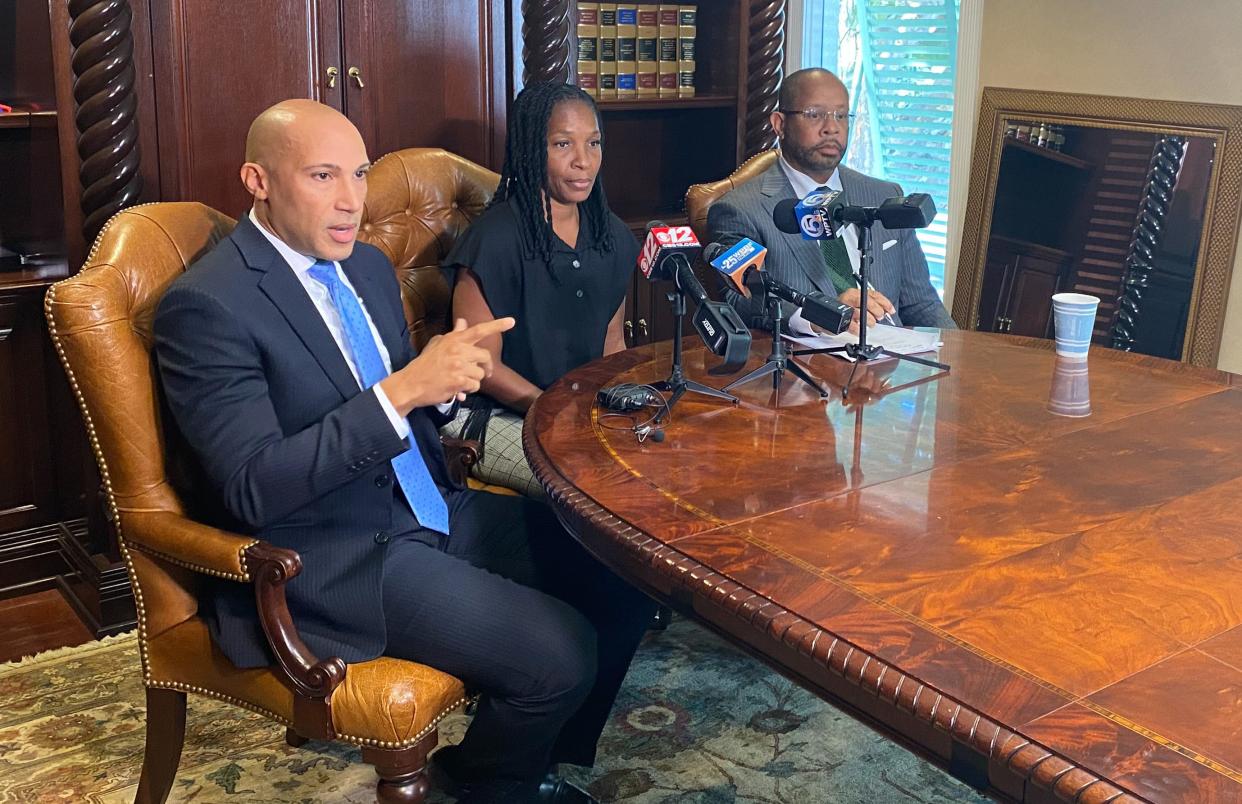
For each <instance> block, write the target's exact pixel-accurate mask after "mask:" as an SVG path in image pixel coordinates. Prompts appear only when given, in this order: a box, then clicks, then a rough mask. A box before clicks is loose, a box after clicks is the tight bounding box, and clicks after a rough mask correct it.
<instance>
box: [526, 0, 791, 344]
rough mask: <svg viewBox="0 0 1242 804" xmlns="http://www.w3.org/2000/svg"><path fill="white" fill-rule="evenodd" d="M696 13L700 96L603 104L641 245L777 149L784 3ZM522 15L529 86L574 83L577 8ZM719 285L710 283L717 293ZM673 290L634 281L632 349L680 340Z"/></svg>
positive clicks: (622, 203) (545, 7) (702, 4)
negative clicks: (659, 224)
mask: <svg viewBox="0 0 1242 804" xmlns="http://www.w3.org/2000/svg"><path fill="white" fill-rule="evenodd" d="M695 5H697V7H698V30H697V34H696V37H695V56H696V69H695V97H693V98H675V99H674V98H669V99H662V98H661V99H658V98H650V99H647V98H642V99H626V100H603V99H601V100H599V101H598V105H599V109H600V115H601V117H602V118H603V126H604V166H603V171H602V176H603V181H604V187H605V190H606V191H607V193H608V202H609V204H610V205H611V207H612V209H613V211H614V212H616V213H617V215H619V216H620V217H621V218H622V219H623V220H624V221H625V222H626V223H628V224H629V225H630V228H631V229H632V230H633V231H634V232H635V233H636V234H637V235H638V236H640V237H641V236H642V234H643V232H644V230H645V228H646V224H647V222H648V221H651V220H655V219H658V220H663V221H665V222H666V223H685V222H686V215H685V195H686V190H687V189H688V188H689V187H690V185H692V184H698V183H702V182H708V181H715V180H717V179H722V178H724V177H726V176H728V175H729V174H730V173H732V172H733V170H734V169H735V168H736V167H737V166H738V165H739V164H741V162H742V161H743V160H744V159H745V158H746V157H748V156H750V155H752V154H755V153H758V152H759V151H762V150H765V149H767V148H770V147H772V146H773V145H774V144H775V141H776V137H775V134H774V133H773V131H772V128H771V125H770V123H769V122H768V117H769V115H770V114H771V112H772V111H773V110H774V109H775V108H776V92H777V89H778V88H779V86H780V79H781V76H782V63H783V61H784V41H785V40H784V37H785V4H784V3H783V2H771V3H752V2H748V0H699V2H698V3H696V4H695ZM522 12H523V25H522V31H523V48H522V51H523V62H524V68H525V69H524V77H525V80H526V81H534V80H542V79H555V80H562V81H569V80H573V79H574V77H575V76H576V75H577V68H576V64H575V59H576V54H577V44H576V41H575V36H576V31H577V24H576V23H577V4H576V2H573V1H572V0H570V2H565V0H526V1H525V2H524V3H523V4H522ZM752 32H753V33H752ZM715 285H716V283H715V282H709V283H705V286H706V287H707V289H708V291H709V292H712V293H714V292H715ZM669 290H670V288H669V287H667V286H664V285H656V284H652V283H649V282H648V281H647V280H646V279H644V278H643V277H641V276H636V277H635V279H634V284H633V287H632V288H631V292H630V294H629V299H628V302H627V308H626V331H627V342H628V343H629V344H630V345H631V346H637V345H640V344H644V343H650V342H653V341H661V340H665V339H667V338H671V337H672V335H673V318H672V313H671V309H670V305H669V303H668V302H667V301H666V300H665V299H664V296H665V294H666V293H668V292H669ZM683 326H685V327H687V328H688V326H689V316H687V319H686V321H685V322H683Z"/></svg>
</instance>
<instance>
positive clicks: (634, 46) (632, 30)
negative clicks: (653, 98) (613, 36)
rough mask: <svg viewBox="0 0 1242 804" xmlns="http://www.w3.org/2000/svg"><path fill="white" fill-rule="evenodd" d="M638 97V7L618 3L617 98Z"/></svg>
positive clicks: (632, 4) (630, 98) (634, 4)
mask: <svg viewBox="0 0 1242 804" xmlns="http://www.w3.org/2000/svg"><path fill="white" fill-rule="evenodd" d="M637 96H638V5H637V4H636V3H632V2H631V3H617V98H619V99H621V100H633V99H634V98H636V97H637Z"/></svg>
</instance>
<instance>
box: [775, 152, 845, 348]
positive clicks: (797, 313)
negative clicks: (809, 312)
mask: <svg viewBox="0 0 1242 804" xmlns="http://www.w3.org/2000/svg"><path fill="white" fill-rule="evenodd" d="M780 165H781V170H783V171H785V178H787V179H789V183H790V184H791V185H793V189H794V195H795V196H797V197H798V198H806V197H807V196H808V195H810V193H811V191H812V190H815V189H817V188H819V187H823V186H825V185H824V184H821V183H820V182H817V181H815V179H812V178H811V177H810V176H808V175H806V174H805V173H803V172H802V171H800V170H798V169H797V168H795V167H794V166H793V165H790V164H789V163H788V162H786V161H785V156H784V154H782V155H781V157H780ZM827 187H828V189H829V190H836V191H837V192H841V190H843V189H844V188H843V187H842V186H841V171H840V170H838V169H837V168H833V169H832V175H831V176H829V177H828V182H827ZM837 236H838V237H840V238H841V240H842V241H843V242H844V243H845V253H846V254H848V255H849V257H850V269H851V270H852V271H853V272H854V276H858V266H859V263H860V260H859V254H858V227H856V226H854V224H852V223H851V224H846V225H845V226H843V227H841V229H840V231H838V233H837ZM788 326H789V331H790V332H792V333H794V334H795V335H814V334H815V331H814V330H813V329H811V325H810V323H808V322H807V320H806V319H805V318H803V317H802V308H801V307H799V308H798V309H797V310H794V311H793V314H792V315H790V316H789V323H788Z"/></svg>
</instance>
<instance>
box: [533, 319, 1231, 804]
mask: <svg viewBox="0 0 1242 804" xmlns="http://www.w3.org/2000/svg"><path fill="white" fill-rule="evenodd" d="M944 341H945V346H944V347H943V348H942V349H941V350H940V356H941V358H942V359H944V360H946V361H947V362H948V363H950V364H951V365H952V371H951V372H950V373H948V374H938V373H937V372H935V371H934V370H932V369H928V368H925V367H922V366H917V365H914V364H910V363H902V364H900V365H897V364H896V363H895V362H894V361H886V362H884V363H873V364H870V365H867V366H865V367H864V369H865V372H864V376H863V378H862V379H863V385H864V386H865V388H864V387H859V388H857V389H856V390H855V391H854V392H852V393H851V394H850V397H849V402H850V404H845V403H843V401H842V398H841V395H840V390H839V389H840V386H841V383H842V382H843V381H844V378H845V372H847V371H848V365H847V364H845V363H843V362H841V361H838V360H836V359H835V358H831V357H824V356H817V357H814V358H805V359H803V361H804V364H805V365H806V366H807V367H808V368H809V370H810V371H811V373H812V374H814V375H816V376H818V377H819V378H821V379H823V380H824V381H825V383H826V384H827V385H829V386H830V390H832V396H831V398H830V399H828V400H826V401H824V400H820V399H819V397H818V395H817V394H815V393H814V392H810V391H809V390H808V389H806V388H805V386H801V385H800V384H798V383H795V381H793V379H792V378H791V377H790V376H789V375H788V374H786V377H785V382H784V384H783V385H782V389H781V396H780V399H779V400H774V399H773V393H772V387H771V384H770V383H768V382H760V383H757V384H752V385H749V386H745V387H744V388H743V389H741V391H740V392H739V395H740V396H741V397H742V400H741V404H740V405H739V406H738V407H733V406H731V405H728V404H727V403H719V402H716V401H713V400H706V399H704V398H702V397H698V398H696V397H695V396H694V395H689V396H687V397H686V398H685V399H684V400H683V401H682V402H681V403H679V404H678V406H677V407H676V408H675V409H674V411H673V416H672V420H671V422H670V423H669V424H668V425H667V427H666V430H665V436H666V437H665V439H664V441H663V442H662V443H657V442H655V441H654V440H652V439H651V438H648V439H646V440H645V441H643V442H641V443H640V442H639V441H638V439H637V438H636V437H635V435H634V433H633V432H632V431H630V430H628V429H626V430H615V429H610V427H611V426H616V425H617V424H618V421H616V420H612V419H603V420H601V417H600V414H601V412H602V411H601V409H600V408H599V406H598V405H596V404H595V392H596V390H597V389H599V388H600V387H601V386H606V385H611V384H613V383H616V382H622V381H629V382H652V381H655V380H659V379H662V378H664V377H665V376H667V374H668V367H669V355H670V349H669V345H668V344H657V345H655V346H651V347H645V348H639V349H632V350H629V351H626V352H622V353H620V354H616V355H613V356H611V357H608V358H605V359H602V360H600V361H597V362H595V363H592V364H590V365H588V366H585V367H583V368H581V369H579V370H577V371H575V372H573V373H572V374H570V375H569V376H567V377H565V378H564V379H563V380H561V381H560V382H558V383H557V384H555V385H554V386H553V387H552V388H550V389H549V390H548V391H547V392H546V393H545V394H544V395H543V396H542V397H540V399H539V401H538V403H537V404H536V405H535V407H534V408H533V409H532V412H531V414H530V416H529V417H528V419H527V427H526V435H525V446H526V450H527V454H528V456H529V457H530V459H531V462H532V465H533V466H534V467H535V472H536V475H537V476H538V477H539V478H540V480H541V481H542V482H543V484H544V486H545V487H546V488H547V489H548V491H549V494H550V496H551V499H552V501H553V504H554V506H555V507H556V508H557V510H558V513H559V514H560V516H561V517H562V519H563V521H564V522H565V523H566V524H567V525H568V526H569V527H570V528H571V529H572V530H573V531H574V533H575V534H576V535H577V536H578V538H579V539H581V540H582V542H583V543H584V544H586V545H587V547H588V548H589V549H590V550H591V551H592V552H593V553H595V554H596V555H597V556H599V557H600V559H601V560H603V561H604V562H606V563H607V564H609V565H610V566H612V567H613V568H614V569H616V570H617V571H618V572H619V573H621V574H622V575H624V576H625V577H627V578H629V579H631V580H632V581H633V582H634V583H636V584H637V585H640V586H641V587H643V588H645V589H646V590H648V591H649V592H651V593H653V594H655V595H656V596H658V597H660V598H661V599H663V600H665V601H668V602H670V603H672V604H673V605H674V606H675V607H676V608H678V609H679V610H681V611H682V612H685V613H688V614H690V615H692V616H694V617H695V618H696V619H698V620H700V621H701V622H703V623H705V624H707V625H709V626H711V627H713V628H714V629H716V630H718V631H719V632H721V633H723V634H725V635H727V636H728V637H729V638H730V639H731V640H733V641H734V642H735V643H737V644H739V645H741V646H743V647H745V648H747V649H748V650H750V651H751V652H752V653H754V654H755V655H757V656H759V657H761V658H763V659H764V660H766V661H768V662H769V663H771V664H772V665H773V666H775V667H776V668H778V669H779V670H781V671H782V672H784V673H786V674H787V675H789V676H790V677H792V678H794V679H796V680H797V681H799V682H800V683H802V684H803V685H805V686H807V687H808V688H810V689H813V690H815V691H816V692H818V693H819V694H821V695H823V696H824V697H826V698H827V699H829V700H831V701H833V702H835V703H837V704H839V705H843V706H844V707H845V708H847V709H848V710H849V711H851V712H852V713H853V714H855V715H856V716H859V717H861V718H863V719H865V720H867V721H869V722H871V723H872V724H874V725H877V726H879V727H880V728H882V729H883V730H885V731H886V732H887V733H889V734H890V735H893V736H895V737H897V738H898V739H900V740H901V741H903V742H905V743H907V744H911V745H913V746H914V747H916V748H917V749H920V750H921V751H922V752H923V753H925V754H926V755H928V756H930V757H932V758H933V759H937V760H939V761H940V762H941V763H942V764H944V765H945V766H947V767H948V768H949V769H950V771H951V772H953V773H955V774H956V775H958V776H960V777H962V778H964V779H966V780H967V781H970V782H972V783H974V784H975V785H976V786H979V787H982V788H988V789H990V791H991V792H992V793H993V794H994V795H997V796H999V797H1002V798H1003V797H1008V798H1012V799H1015V800H1020V801H1066V802H1078V803H1079V804H1102V803H1103V802H1131V801H1137V800H1149V801H1159V802H1181V801H1221V802H1225V801H1230V802H1232V801H1240V802H1242V627H1239V626H1240V625H1242V447H1240V442H1242V389H1240V388H1238V387H1235V385H1234V381H1235V380H1236V379H1237V378H1236V377H1235V376H1234V375H1230V374H1227V373H1224V372H1219V371H1213V370H1207V369H1199V368H1192V367H1189V366H1186V365H1183V364H1179V363H1172V362H1168V361H1162V360H1157V359H1153V358H1146V357H1140V356H1136V355H1130V354H1124V353H1121V352H1113V351H1109V350H1093V351H1092V353H1091V356H1090V360H1089V362H1088V364H1087V368H1088V376H1087V377H1086V378H1082V377H1081V376H1080V377H1079V378H1078V379H1077V380H1072V381H1070V380H1067V379H1066V377H1067V374H1066V373H1065V371H1062V372H1061V373H1060V374H1058V373H1057V371H1056V369H1057V363H1056V360H1055V358H1054V354H1053V352H1052V351H1051V347H1052V344H1051V343H1050V342H1045V341H1037V340H1030V339H1021V338H1014V337H1009V336H1003V335H993V334H985V333H975V332H946V333H945V334H944ZM768 348H769V343H768V342H767V341H761V340H758V339H757V340H756V343H755V344H754V346H753V348H752V356H751V358H752V364H751V365H752V366H753V365H757V364H758V362H759V361H761V359H762V358H763V357H764V356H766V354H767V352H768ZM706 357H708V358H710V359H709V360H707V361H706V362H707V363H708V364H709V365H710V364H711V363H712V362H713V361H714V360H715V358H711V356H710V355H707V356H706ZM704 362H705V355H704V351H703V350H702V349H701V348H694V349H690V350H688V354H687V364H688V374H689V376H691V377H692V378H694V379H698V380H701V381H704V382H706V383H708V384H712V385H715V386H716V387H719V386H721V385H723V384H724V380H722V379H720V378H712V377H709V376H708V375H707V374H706V372H705V371H704ZM1060 368H1061V369H1067V368H1068V369H1069V370H1071V371H1072V370H1073V369H1074V367H1073V366H1066V365H1065V364H1061V365H1060ZM1084 381H1085V382H1084ZM1066 382H1076V383H1077V385H1076V386H1075V387H1076V388H1077V389H1078V390H1080V391H1081V390H1084V389H1085V388H1086V384H1085V383H1086V382H1089V388H1090V403H1089V404H1090V410H1091V412H1090V415H1089V416H1086V417H1083V418H1071V417H1067V416H1062V415H1055V414H1054V413H1051V412H1049V410H1048V407H1049V396H1050V393H1051V392H1054V390H1055V389H1056V388H1059V389H1060V390H1059V391H1057V392H1056V393H1054V396H1064V395H1065V389H1066V388H1067V386H1066V384H1065V383H1066ZM1081 401H1082V400H1078V401H1077V405H1078V408H1079V410H1081V408H1082V407H1083V406H1082V404H1081ZM777 402H779V407H777V406H776V404H777ZM1063 402H1064V400H1063V399H1062V400H1060V402H1058V403H1056V404H1054V407H1056V406H1057V405H1059V404H1060V403H1063ZM1059 409H1064V408H1063V407H1062V408H1059Z"/></svg>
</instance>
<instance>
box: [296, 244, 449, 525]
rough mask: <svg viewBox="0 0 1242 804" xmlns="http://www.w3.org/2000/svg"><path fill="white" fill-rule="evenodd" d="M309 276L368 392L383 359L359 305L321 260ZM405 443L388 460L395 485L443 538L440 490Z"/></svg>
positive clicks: (414, 448)
mask: <svg viewBox="0 0 1242 804" xmlns="http://www.w3.org/2000/svg"><path fill="white" fill-rule="evenodd" d="M310 275H311V278H312V279H314V280H315V281H316V282H318V283H319V284H321V285H323V286H324V287H326V288H327V289H328V293H329V294H330V295H331V296H332V303H333V304H335V305H336V311H337V312H338V313H340V316H341V325H342V327H343V328H344V330H345V339H346V340H347V341H349V349H350V351H351V352H353V353H354V363H355V365H356V367H357V369H358V378H359V380H361V383H362V388H363V390H366V389H368V388H370V387H371V386H372V385H375V384H376V383H377V382H379V381H380V380H382V379H384V378H385V377H387V376H388V369H386V368H384V359H383V358H382V357H380V351H379V347H378V346H376V345H375V338H374V337H372V335H371V327H370V325H368V324H367V317H366V314H365V313H364V312H363V311H362V304H361V303H360V302H359V301H358V297H357V296H355V295H354V292H353V291H352V290H350V289H349V287H348V286H346V284H345V283H344V282H342V281H341V277H340V276H339V275H338V274H337V272H336V266H335V265H334V264H332V263H330V262H327V261H325V260H315V264H314V265H313V266H312V267H311V269H310ZM409 442H410V448H409V449H408V450H406V451H405V452H403V453H401V454H400V455H398V456H397V457H395V458H393V459H392V468H393V471H394V472H396V473H397V482H398V483H400V484H401V491H403V492H404V493H405V499H406V500H407V501H408V502H409V503H410V508H412V509H413V510H414V516H415V517H417V518H418V522H419V524H420V525H422V526H423V527H425V528H431V529H432V530H437V531H439V532H440V533H443V534H445V535H446V536H447V535H448V532H449V519H448V506H447V505H445V503H444V498H443V497H442V496H440V490H439V489H437V488H436V484H435V482H434V481H433V480H432V479H431V473H430V472H429V471H427V464H426V463H425V462H424V461H423V455H422V453H421V452H420V451H419V449H418V443H417V442H416V441H415V440H414V434H413V433H411V434H410V437H409Z"/></svg>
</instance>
